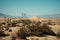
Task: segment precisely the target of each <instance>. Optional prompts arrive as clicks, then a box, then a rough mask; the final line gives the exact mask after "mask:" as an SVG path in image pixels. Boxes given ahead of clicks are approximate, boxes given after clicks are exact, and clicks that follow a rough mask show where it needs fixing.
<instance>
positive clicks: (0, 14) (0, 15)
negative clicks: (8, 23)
mask: <svg viewBox="0 0 60 40" xmlns="http://www.w3.org/2000/svg"><path fill="white" fill-rule="evenodd" d="M0 17H10V18H12V17H14V16H11V15H6V14H3V13H0Z"/></svg>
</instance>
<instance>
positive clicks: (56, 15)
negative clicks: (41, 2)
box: [0, 13, 60, 18]
mask: <svg viewBox="0 0 60 40" xmlns="http://www.w3.org/2000/svg"><path fill="white" fill-rule="evenodd" d="M0 17H10V18H18V16H17V17H16V16H11V15H7V14H3V13H0ZM39 17H43V18H60V14H52V15H41V16H39Z"/></svg>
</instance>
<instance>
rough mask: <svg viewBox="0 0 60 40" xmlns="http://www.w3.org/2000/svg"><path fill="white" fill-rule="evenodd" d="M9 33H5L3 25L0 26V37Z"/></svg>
mask: <svg viewBox="0 0 60 40" xmlns="http://www.w3.org/2000/svg"><path fill="white" fill-rule="evenodd" d="M8 35H9V34H6V33H5V30H4V27H3V26H0V37H1V36H8Z"/></svg>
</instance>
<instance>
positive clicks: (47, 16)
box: [41, 14, 60, 18]
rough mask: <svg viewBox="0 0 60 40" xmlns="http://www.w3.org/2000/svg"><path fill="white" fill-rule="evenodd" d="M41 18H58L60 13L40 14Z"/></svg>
mask: <svg viewBox="0 0 60 40" xmlns="http://www.w3.org/2000/svg"><path fill="white" fill-rule="evenodd" d="M41 17H43V18H60V14H51V15H41Z"/></svg>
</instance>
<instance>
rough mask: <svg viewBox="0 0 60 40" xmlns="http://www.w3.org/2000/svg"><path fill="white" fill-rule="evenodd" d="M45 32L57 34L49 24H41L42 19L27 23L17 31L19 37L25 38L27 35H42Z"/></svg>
mask: <svg viewBox="0 0 60 40" xmlns="http://www.w3.org/2000/svg"><path fill="white" fill-rule="evenodd" d="M26 22H27V21H26ZM43 34H50V35H55V34H54V32H53V31H52V30H51V28H50V27H49V26H48V25H47V24H44V23H43V24H42V25H41V22H40V21H38V22H34V23H33V22H31V23H30V24H25V25H24V26H23V27H22V28H21V29H20V30H19V31H18V33H17V35H18V37H20V38H25V39H26V36H42V35H43Z"/></svg>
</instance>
